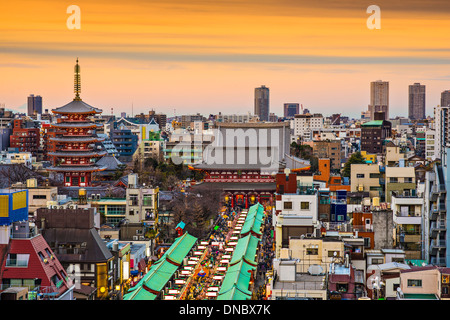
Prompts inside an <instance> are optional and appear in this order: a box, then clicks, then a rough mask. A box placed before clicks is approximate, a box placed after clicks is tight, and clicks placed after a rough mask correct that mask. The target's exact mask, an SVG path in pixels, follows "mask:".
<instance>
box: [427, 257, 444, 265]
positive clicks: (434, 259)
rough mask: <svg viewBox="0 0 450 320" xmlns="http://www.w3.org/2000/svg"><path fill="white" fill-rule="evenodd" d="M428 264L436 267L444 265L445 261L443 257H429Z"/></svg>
mask: <svg viewBox="0 0 450 320" xmlns="http://www.w3.org/2000/svg"><path fill="white" fill-rule="evenodd" d="M430 264H432V265H435V266H438V267H445V266H446V261H445V258H438V257H430Z"/></svg>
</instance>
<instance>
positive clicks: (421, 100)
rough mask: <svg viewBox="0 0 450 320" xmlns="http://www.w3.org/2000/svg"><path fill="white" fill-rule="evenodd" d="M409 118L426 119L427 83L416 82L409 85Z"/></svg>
mask: <svg viewBox="0 0 450 320" xmlns="http://www.w3.org/2000/svg"><path fill="white" fill-rule="evenodd" d="M408 105H409V107H408V118H409V119H411V120H421V119H425V85H422V84H420V83H414V84H413V85H410V86H409V102H408Z"/></svg>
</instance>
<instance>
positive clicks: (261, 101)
mask: <svg viewBox="0 0 450 320" xmlns="http://www.w3.org/2000/svg"><path fill="white" fill-rule="evenodd" d="M255 115H257V116H258V117H259V120H260V121H269V88H267V87H266V86H264V85H262V86H261V87H259V88H255Z"/></svg>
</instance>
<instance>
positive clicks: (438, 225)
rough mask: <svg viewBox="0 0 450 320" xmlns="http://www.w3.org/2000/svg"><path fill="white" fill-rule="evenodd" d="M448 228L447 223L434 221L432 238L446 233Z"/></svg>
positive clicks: (431, 226)
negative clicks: (440, 233)
mask: <svg viewBox="0 0 450 320" xmlns="http://www.w3.org/2000/svg"><path fill="white" fill-rule="evenodd" d="M446 230H447V227H446V225H445V222H439V221H433V222H431V225H430V232H431V236H432V237H436V236H437V234H438V233H439V232H445V231H446Z"/></svg>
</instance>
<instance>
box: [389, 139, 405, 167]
mask: <svg viewBox="0 0 450 320" xmlns="http://www.w3.org/2000/svg"><path fill="white" fill-rule="evenodd" d="M400 159H406V154H405V153H402V152H401V148H400V147H399V146H395V145H392V144H388V145H386V155H385V160H384V163H385V165H386V166H388V167H392V166H395V165H398V163H399V161H400Z"/></svg>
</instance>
